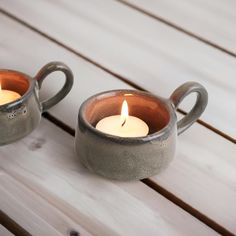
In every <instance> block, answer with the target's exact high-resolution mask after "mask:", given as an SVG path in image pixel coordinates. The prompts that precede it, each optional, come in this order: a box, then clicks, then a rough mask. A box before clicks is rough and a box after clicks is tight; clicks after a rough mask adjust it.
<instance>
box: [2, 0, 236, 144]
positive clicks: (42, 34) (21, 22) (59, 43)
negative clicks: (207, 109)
mask: <svg viewBox="0 0 236 236" xmlns="http://www.w3.org/2000/svg"><path fill="white" fill-rule="evenodd" d="M117 1H120V0H117ZM0 13H2V14H4V15H5V16H8V17H9V18H11V19H13V20H15V21H17V22H18V23H20V24H22V25H24V26H25V27H27V28H29V29H31V30H32V31H34V32H36V33H38V34H40V35H41V36H43V37H45V38H47V39H48V40H50V41H52V42H54V43H56V44H57V45H59V46H61V47H63V48H64V49H66V50H68V51H70V52H71V53H73V54H75V55H76V56H79V57H80V58H83V59H84V60H85V61H87V62H89V63H91V64H93V65H95V66H97V67H98V68H100V69H102V70H103V71H105V72H107V73H108V74H110V75H113V76H114V77H116V78H117V79H119V80H121V81H123V82H125V83H126V84H129V85H130V86H132V87H133V88H135V89H138V90H141V91H147V90H146V89H144V88H142V87H141V86H139V85H137V84H136V83H134V82H132V81H130V80H129V79H127V78H125V77H123V76H121V75H119V74H118V73H116V72H114V71H112V70H110V69H108V68H106V67H104V66H103V65H101V64H99V63H97V62H96V61H94V60H92V59H91V58H89V57H87V56H85V55H83V54H81V53H80V52H78V51H76V50H74V49H73V48H71V47H69V46H67V45H66V44H64V43H62V42H60V41H59V40H57V39H55V38H53V37H52V36H50V35H48V34H46V33H44V32H42V31H41V30H39V29H37V28H35V27H34V26H32V25H30V24H29V23H27V22H25V21H23V20H21V19H20V18H18V17H16V16H15V15H13V14H11V13H9V12H7V11H5V10H3V9H2V8H0ZM235 56H236V55H235ZM177 111H178V112H179V113H181V114H183V115H186V114H187V112H185V111H184V110H182V109H180V108H178V109H177ZM196 122H197V123H199V124H201V125H202V126H204V127H206V128H207V129H210V130H211V131H213V132H214V133H216V134H218V135H220V136H222V137H223V138H225V139H227V140H229V141H230V142H232V143H235V144H236V139H234V138H233V137H231V136H230V135H228V134H226V133H224V132H222V131H221V130H219V129H217V128H215V127H213V126H212V125H210V124H209V123H207V122H205V121H203V120H200V119H198V120H197V121H196Z"/></svg>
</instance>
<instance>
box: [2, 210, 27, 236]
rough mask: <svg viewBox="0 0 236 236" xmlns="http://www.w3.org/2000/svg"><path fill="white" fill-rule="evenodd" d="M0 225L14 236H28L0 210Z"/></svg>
mask: <svg viewBox="0 0 236 236" xmlns="http://www.w3.org/2000/svg"><path fill="white" fill-rule="evenodd" d="M0 224H1V225H3V226H4V227H5V228H6V229H7V230H8V231H10V232H11V233H12V234H14V235H21V236H30V235H31V234H30V233H28V232H27V231H26V230H25V229H23V228H22V227H21V226H20V225H18V224H17V223H16V222H15V221H13V220H12V219H11V218H10V217H9V216H8V215H6V214H5V213H4V212H2V211H1V210H0Z"/></svg>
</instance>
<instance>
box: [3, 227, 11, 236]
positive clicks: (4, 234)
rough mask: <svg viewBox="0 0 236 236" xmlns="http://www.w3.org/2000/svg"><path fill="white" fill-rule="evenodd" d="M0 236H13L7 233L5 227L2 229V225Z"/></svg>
mask: <svg viewBox="0 0 236 236" xmlns="http://www.w3.org/2000/svg"><path fill="white" fill-rule="evenodd" d="M0 235H1V236H13V234H12V233H11V232H10V231H8V230H7V229H6V228H5V227H3V226H2V225H0Z"/></svg>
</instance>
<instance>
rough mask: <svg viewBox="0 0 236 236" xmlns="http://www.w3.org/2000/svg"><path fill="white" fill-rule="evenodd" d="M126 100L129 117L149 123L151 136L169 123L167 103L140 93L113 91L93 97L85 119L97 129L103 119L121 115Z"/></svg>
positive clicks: (88, 102)
mask: <svg viewBox="0 0 236 236" xmlns="http://www.w3.org/2000/svg"><path fill="white" fill-rule="evenodd" d="M124 100H126V101H127V103H128V107H129V115H131V116H136V117H138V118H140V119H142V120H143V121H145V122H146V123H147V125H148V127H149V134H153V133H155V132H158V131H159V130H161V129H162V128H164V127H165V126H166V125H167V124H168V123H169V120H170V114H169V112H168V109H167V107H166V106H167V105H166V104H165V102H164V101H162V100H160V99H158V98H156V97H153V96H150V95H148V94H146V93H142V92H138V91H135V92H130V91H113V92H108V93H103V94H100V95H98V96H96V97H93V98H91V99H90V100H88V101H87V103H86V106H85V107H84V115H85V116H84V118H85V120H86V121H87V122H89V123H90V124H91V125H92V126H94V127H95V126H96V124H97V123H98V121H100V120H101V119H103V118H105V117H107V116H112V115H119V114H121V107H122V103H123V101H124Z"/></svg>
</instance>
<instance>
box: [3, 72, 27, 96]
mask: <svg viewBox="0 0 236 236" xmlns="http://www.w3.org/2000/svg"><path fill="white" fill-rule="evenodd" d="M0 84H1V88H2V89H4V90H11V91H14V92H17V93H19V94H20V95H21V96H23V95H24V94H25V93H26V92H27V91H28V89H29V86H30V82H29V80H28V79H27V78H26V76H25V75H23V74H21V73H17V72H14V71H4V70H3V71H0Z"/></svg>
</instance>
